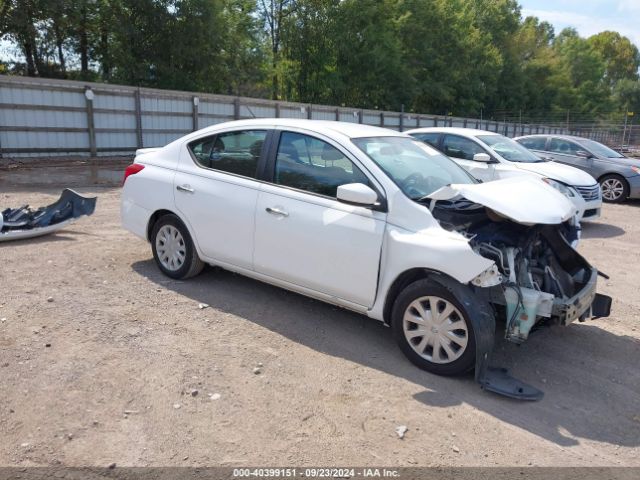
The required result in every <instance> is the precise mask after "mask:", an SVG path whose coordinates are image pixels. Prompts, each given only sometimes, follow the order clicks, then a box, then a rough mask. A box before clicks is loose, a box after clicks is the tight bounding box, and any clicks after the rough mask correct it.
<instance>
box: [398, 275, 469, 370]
mask: <svg viewBox="0 0 640 480" xmlns="http://www.w3.org/2000/svg"><path fill="white" fill-rule="evenodd" d="M391 323H392V327H393V331H394V336H395V338H396V341H397V342H398V345H399V346H400V349H401V350H402V351H403V353H404V354H405V355H406V356H407V357H408V358H409V360H411V362H412V363H414V364H415V365H417V366H418V367H420V368H422V369H423V370H427V371H429V372H431V373H435V374H437V375H460V374H462V373H465V372H467V371H469V370H471V369H472V368H473V366H474V363H475V352H476V344H475V332H474V329H473V325H472V323H471V321H470V320H469V313H468V312H467V310H466V309H465V308H464V306H463V305H462V303H461V302H460V301H459V300H458V299H457V298H456V297H455V295H454V294H453V293H452V292H451V291H450V290H448V289H447V288H445V287H444V286H442V285H441V284H439V283H436V282H434V281H432V280H429V279H425V280H418V281H416V282H414V283H412V284H411V285H409V286H408V287H406V288H405V289H404V290H403V291H402V292H401V293H400V295H399V296H398V298H397V299H396V301H395V303H394V306H393V311H392V319H391Z"/></svg>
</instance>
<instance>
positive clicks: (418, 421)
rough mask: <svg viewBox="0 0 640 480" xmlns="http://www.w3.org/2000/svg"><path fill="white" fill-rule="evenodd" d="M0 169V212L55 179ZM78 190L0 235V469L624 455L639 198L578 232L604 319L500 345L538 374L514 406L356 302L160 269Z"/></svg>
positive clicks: (637, 406) (629, 423) (629, 443)
mask: <svg viewBox="0 0 640 480" xmlns="http://www.w3.org/2000/svg"><path fill="white" fill-rule="evenodd" d="M79 172H80V170H76V171H71V174H72V175H73V176H74V178H75V179H76V181H75V183H83V181H84V180H83V179H85V177H84V176H76V174H77V173H79ZM67 173H69V172H67ZM0 174H3V175H4V177H3V178H2V179H1V180H0V192H1V193H0V208H5V207H8V206H17V205H20V204H25V203H30V204H32V205H43V204H46V203H48V202H50V201H52V200H54V198H57V196H58V194H59V192H60V188H58V187H54V186H42V187H36V186H34V185H33V182H32V179H33V175H32V174H31V175H30V174H28V172H20V171H14V172H13V173H12V174H11V175H12V176H7V172H0ZM114 175H115V174H114ZM39 178H40V181H42V182H47V179H49V180H51V179H55V178H57V177H55V175H53V176H51V175H47V174H41V175H40V176H39ZM60 178H65V179H66V180H69V178H70V177H68V176H66V177H65V175H61V176H60ZM105 178H111V177H109V175H107V176H106V177H105ZM66 180H65V181H66ZM51 181H53V180H51ZM66 183H69V182H68V181H66ZM11 185H13V186H11ZM78 190H79V191H80V192H82V193H85V194H95V195H97V196H98V207H97V211H96V213H95V214H94V215H93V216H92V217H90V218H85V219H83V220H82V221H80V222H78V223H77V224H75V225H73V226H71V227H70V228H68V229H66V230H64V231H63V232H62V233H59V234H57V235H54V236H50V237H45V238H42V239H39V240H35V239H34V240H29V241H20V242H16V243H7V244H4V245H2V246H0V265H1V267H0V286H1V290H0V292H1V293H0V319H1V323H0V392H1V395H2V401H1V402H0V433H1V438H2V440H1V441H0V465H5V466H11V465H21V466H29V465H56V464H60V463H61V464H64V465H72V466H85V465H92V466H94V465H95V466H104V465H108V464H110V463H112V462H116V463H117V464H118V465H120V466H125V465H135V466H147V465H151V466H168V465H188V466H193V465H227V466H230V465H254V466H264V465H272V466H287V465H300V466H302V465H316V466H317V465H323V466H345V465H359V466H366V465H387V466H433V465H441V466H450V465H456V466H458V465H463V466H467V465H468V466H471V465H483V466H496V465H500V466H511V465H519V466H526V465H541V466H542V465H544V466H546V465H582V466H587V465H601V466H604V465H607V466H617V465H634V466H640V369H639V368H638V366H639V365H640V325H639V322H638V314H639V313H640V296H638V286H639V285H640V269H639V268H638V264H640V203H638V202H636V203H631V204H627V205H623V206H609V205H607V206H605V209H604V215H603V218H602V219H601V220H600V221H599V222H597V223H596V224H591V225H587V226H586V227H585V232H584V237H585V238H584V240H583V242H582V244H581V246H580V250H581V252H582V253H583V254H585V255H586V257H587V258H588V259H589V260H590V261H591V262H592V263H594V264H595V265H596V266H598V267H599V268H600V269H601V270H603V271H604V272H606V273H608V274H609V275H611V280H609V281H604V280H602V281H601V287H600V290H601V291H602V292H604V293H607V294H609V295H611V296H613V297H614V299H615V300H614V305H613V315H612V317H611V318H609V319H603V320H598V321H590V322H587V323H584V324H576V325H572V326H570V327H566V328H561V327H557V328H553V329H546V330H543V331H541V332H539V333H537V334H535V335H534V336H533V337H532V338H531V339H530V341H529V342H527V343H526V344H524V345H523V346H521V347H516V346H514V345H511V344H506V343H504V342H501V343H500V345H499V348H498V352H497V358H496V362H495V363H498V364H501V365H505V366H508V367H509V368H511V369H512V370H513V372H514V373H515V375H516V376H517V377H519V378H521V379H523V380H525V381H527V382H529V383H532V384H533V385H536V386H538V387H540V388H542V389H543V390H545V393H546V396H545V398H544V400H542V401H541V402H537V403H521V402H517V401H512V400H509V399H505V398H501V397H498V396H495V395H492V394H489V393H485V392H482V391H481V390H480V389H479V387H478V386H477V385H476V384H475V383H474V382H473V379H472V378H471V377H470V376H469V377H465V378H455V379H451V378H441V377H437V376H434V375H430V374H427V373H425V372H422V371H420V370H418V369H416V368H415V367H413V366H412V365H411V364H410V363H409V362H408V361H407V360H405V358H404V357H403V356H402V354H401V352H400V351H399V349H398V348H397V347H396V345H395V343H394V341H393V339H392V338H391V334H390V333H391V332H390V330H389V329H388V328H385V327H383V326H382V325H380V324H379V323H377V322H375V321H372V320H369V319H367V318H364V317H361V316H358V315H356V314H352V313H349V312H346V311H343V310H340V309H337V308H334V307H331V306H328V305H325V304H322V303H320V302H316V301H313V300H310V299H307V298H305V297H302V296H299V295H296V294H292V293H288V292H285V291H283V290H280V289H277V288H274V287H271V286H267V285H263V284H260V283H258V282H255V281H253V280H249V279H246V278H243V277H241V276H238V275H235V274H231V273H228V272H225V271H221V270H217V269H211V268H210V269H207V270H205V272H204V273H203V274H202V275H201V276H199V277H197V278H195V279H192V280H189V281H186V282H180V281H171V280H169V279H168V278H166V277H164V276H162V275H161V274H160V273H159V271H158V270H157V269H156V267H155V265H154V263H153V261H152V257H151V252H150V248H149V245H147V244H146V243H145V242H144V241H142V240H139V239H137V238H135V237H133V236H132V235H130V234H129V233H127V232H125V231H124V230H123V229H121V228H120V225H119V203H118V201H119V190H118V188H111V187H89V188H79V189H78ZM200 303H206V304H208V305H210V307H208V308H204V309H201V308H199V304H200ZM259 365H262V367H261V373H260V374H256V373H254V368H256V366H259ZM399 425H406V426H407V427H408V432H407V433H406V436H405V438H404V439H402V440H400V439H399V438H398V437H397V435H396V433H395V428H396V427H397V426H399Z"/></svg>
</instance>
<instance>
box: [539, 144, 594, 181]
mask: <svg viewBox="0 0 640 480" xmlns="http://www.w3.org/2000/svg"><path fill="white" fill-rule="evenodd" d="M547 150H548V152H547V153H548V155H549V156H550V157H551V158H553V159H554V160H555V161H556V162H559V163H564V164H565V165H570V166H572V167H576V168H579V169H580V170H584V171H585V172H587V173H589V174H590V173H591V170H592V168H593V159H590V158H585V157H580V156H578V152H579V151H583V152H586V150H585V149H584V147H582V146H581V145H579V144H578V143H576V142H572V141H569V140H565V139H564V138H557V137H552V138H551V140H550V141H549V144H548V145H547Z"/></svg>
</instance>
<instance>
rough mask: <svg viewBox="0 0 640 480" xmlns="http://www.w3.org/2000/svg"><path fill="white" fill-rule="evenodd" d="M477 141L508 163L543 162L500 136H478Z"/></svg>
mask: <svg viewBox="0 0 640 480" xmlns="http://www.w3.org/2000/svg"><path fill="white" fill-rule="evenodd" d="M477 138H478V139H479V140H482V141H483V142H484V143H486V144H487V145H488V146H489V148H491V150H493V151H494V152H495V153H497V154H498V155H500V156H501V157H502V158H504V159H505V160H508V161H510V162H524V163H538V162H544V160H542V159H541V158H540V157H538V156H536V155H534V154H533V153H531V152H530V151H529V150H527V149H526V148H524V147H523V146H522V145H520V144H519V143H518V142H516V141H515V140H511V139H510V138H507V137H503V136H502V135H478V137H477Z"/></svg>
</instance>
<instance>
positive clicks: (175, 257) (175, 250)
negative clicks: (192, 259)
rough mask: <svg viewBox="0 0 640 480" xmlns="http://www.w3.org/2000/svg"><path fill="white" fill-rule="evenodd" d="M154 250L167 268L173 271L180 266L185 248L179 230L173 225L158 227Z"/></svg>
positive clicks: (182, 262)
mask: <svg viewBox="0 0 640 480" xmlns="http://www.w3.org/2000/svg"><path fill="white" fill-rule="evenodd" d="M156 252H158V258H159V259H160V263H161V264H162V266H163V267H164V268H166V269H167V270H171V271H175V270H178V269H179V268H180V267H182V265H183V264H184V259H185V255H186V252H187V250H186V247H185V244H184V238H182V234H181V233H180V230H178V229H177V228H176V227H174V226H173V225H165V226H163V227H162V228H160V230H158V235H157V236H156Z"/></svg>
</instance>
